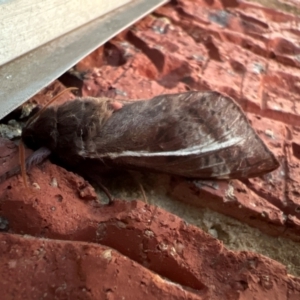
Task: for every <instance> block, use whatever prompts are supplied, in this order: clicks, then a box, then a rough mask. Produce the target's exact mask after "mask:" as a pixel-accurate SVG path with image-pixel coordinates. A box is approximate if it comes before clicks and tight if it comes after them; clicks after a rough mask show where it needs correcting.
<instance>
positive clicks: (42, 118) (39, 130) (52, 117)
mask: <svg viewBox="0 0 300 300" xmlns="http://www.w3.org/2000/svg"><path fill="white" fill-rule="evenodd" d="M56 136H57V134H56V110H55V109H54V108H53V107H50V108H47V109H46V110H45V111H44V112H43V113H42V114H41V115H39V116H38V117H37V118H36V119H34V120H31V121H30V122H28V123H27V124H26V125H25V127H24V128H23V130H22V140H23V142H24V144H25V145H26V146H27V147H29V148H31V149H33V150H37V149H38V148H40V147H47V148H48V149H50V150H53V149H55V147H56Z"/></svg>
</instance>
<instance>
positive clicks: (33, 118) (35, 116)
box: [26, 87, 78, 126]
mask: <svg viewBox="0 0 300 300" xmlns="http://www.w3.org/2000/svg"><path fill="white" fill-rule="evenodd" d="M73 90H74V91H75V90H78V88H76V87H70V88H67V89H65V90H63V91H62V92H60V93H59V94H58V95H56V96H55V97H54V98H53V99H51V100H50V101H49V102H48V103H47V104H46V105H45V106H44V107H43V108H42V109H41V110H40V111H39V112H37V113H36V114H35V115H34V116H32V117H31V118H30V119H29V120H28V121H27V123H26V125H27V126H28V125H29V124H31V123H32V122H33V121H34V120H35V119H36V118H37V117H38V116H40V115H41V114H42V113H43V112H44V111H45V110H46V108H47V107H48V106H49V105H50V104H51V103H53V102H54V101H56V100H57V99H58V98H59V97H60V96H61V95H62V94H64V93H65V92H67V91H73Z"/></svg>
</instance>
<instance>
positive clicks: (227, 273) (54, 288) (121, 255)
mask: <svg viewBox="0 0 300 300" xmlns="http://www.w3.org/2000/svg"><path fill="white" fill-rule="evenodd" d="M290 2H292V1H290ZM176 3H177V4H175V2H174V3H173V4H168V5H165V6H164V7H161V8H159V9H158V10H157V11H156V12H155V13H154V14H152V15H150V16H148V17H146V18H144V19H143V20H142V21H140V22H139V23H137V24H136V25H134V26H133V27H132V28H130V29H128V30H126V31H125V32H123V33H121V34H120V35H118V36H117V37H116V38H114V39H113V40H111V41H110V42H108V43H107V44H106V45H104V46H103V47H101V48H99V49H97V50H96V51H94V52H93V53H92V54H91V55H89V56H88V57H87V58H85V59H83V60H82V61H81V62H80V63H78V65H77V66H76V72H73V73H72V74H73V76H70V75H65V76H64V77H62V78H61V80H62V81H63V82H64V84H66V85H76V86H78V87H80V93H81V94H82V95H83V96H96V97H98V96H106V97H111V98H121V99H126V98H130V99H141V98H143V99H147V98H151V97H153V96H155V95H158V94H163V93H175V92H184V91H187V90H206V89H212V90H218V91H220V92H223V93H226V94H228V95H229V96H231V97H233V98H234V99H235V100H236V101H237V102H238V103H239V104H240V105H241V106H242V107H243V109H244V110H245V112H246V113H247V116H248V117H249V119H250V121H251V123H252V125H253V127H254V128H255V129H256V131H257V132H258V134H259V135H260V136H261V138H262V139H263V140H264V141H265V142H266V144H267V145H268V146H269V148H270V149H271V150H272V151H273V152H274V153H275V155H276V156H277V157H278V159H279V161H280V164H281V166H280V168H279V169H278V170H276V171H274V172H272V173H271V174H268V175H265V176H264V177H263V178H255V179H250V180H249V182H248V183H242V182H240V181H238V180H233V181H230V182H227V181H222V182H219V183H218V188H217V189H213V188H211V187H209V186H203V187H201V188H200V187H197V186H196V185H195V184H194V183H192V182H187V181H185V180H180V179H174V180H172V181H170V182H169V183H168V186H167V187H166V189H168V192H169V194H170V195H171V196H172V197H174V198H175V199H179V200H181V201H184V202H188V203H191V204H193V205H196V206H202V207H203V206H204V207H208V208H210V209H212V210H214V211H217V212H219V213H221V214H224V215H227V216H231V217H233V218H235V219H238V220H240V221H241V222H243V223H246V224H249V225H251V226H253V227H256V228H259V229H260V230H261V231H263V232H265V233H267V234H269V235H271V236H281V237H286V238H289V239H292V240H293V241H296V242H299V240H300V174H299V171H300V118H299V112H300V104H299V103H300V96H299V92H300V85H299V82H300V81H299V78H300V70H299V67H300V44H299V38H300V29H299V25H298V24H299V21H300V19H299V18H297V17H295V16H293V15H289V14H286V13H283V12H279V11H275V10H273V9H269V8H264V7H262V6H260V5H258V4H257V3H251V2H240V4H238V2H235V1H230V0H228V1H217V0H214V1H213V0H212V1H210V0H206V1H200V0H198V1H187V0H185V1H176ZM74 75H76V76H77V77H75V76H74ZM63 88H64V86H63V85H62V84H61V82H59V81H56V82H54V83H53V84H52V85H51V86H49V87H48V88H46V89H45V90H44V91H42V92H41V93H40V94H39V95H37V96H35V97H34V98H33V99H32V100H31V101H34V102H37V103H41V104H44V103H45V102H47V101H49V100H50V99H51V98H52V97H53V96H54V95H56V94H57V93H58V92H59V91H60V90H62V89H63ZM70 97H72V95H71V94H70V93H69V94H66V95H64V96H63V98H62V99H60V102H62V101H65V100H66V99H70ZM1 145H2V147H1V149H0V162H1V172H4V171H6V170H8V169H9V168H11V166H12V165H14V164H16V162H17V148H16V147H15V145H14V144H13V143H12V142H10V141H8V140H1ZM29 178H30V182H31V183H32V186H33V187H32V191H31V192H28V191H26V190H25V189H24V185H23V183H22V180H21V178H20V176H15V177H13V178H10V179H8V180H6V181H5V182H4V183H2V184H1V187H0V190H1V192H0V193H1V194H0V212H1V214H0V215H1V217H4V218H5V219H7V220H8V222H9V224H8V226H9V229H8V232H7V233H2V234H1V240H0V253H1V256H0V270H1V274H0V278H1V280H0V291H1V297H0V298H1V299H5V300H6V299H42V298H44V299H144V300H145V299H295V300H296V299H300V279H299V278H297V277H293V276H291V275H288V274H287V269H286V267H285V266H283V265H282V264H281V263H279V262H276V261H275V260H272V259H269V258H266V257H264V256H262V255H260V254H254V253H251V252H247V251H244V252H234V251H230V250H228V249H227V248H226V247H224V245H223V244H222V242H220V241H219V240H217V239H214V238H213V237H211V236H210V235H208V234H206V233H204V232H203V231H202V230H201V229H199V228H197V227H194V226H192V225H188V224H187V223H186V222H185V221H184V220H183V219H180V218H179V217H177V216H175V215H173V214H171V213H169V212H166V211H165V210H162V209H159V208H155V207H154V206H151V205H147V204H144V203H143V202H141V201H132V202H127V201H122V200H118V201H115V202H114V204H113V205H112V206H101V205H99V204H97V203H96V194H95V191H94V189H93V187H92V186H90V184H89V183H88V182H86V181H85V180H83V179H82V178H81V177H80V176H78V175H76V174H73V173H70V172H68V171H66V170H64V169H63V168H61V167H59V166H56V165H54V164H52V163H50V162H49V161H46V162H45V163H43V164H42V165H40V166H37V167H34V168H33V169H32V170H31V171H30V172H29ZM28 235H31V236H32V237H29V236H28ZM295 245H296V244H295ZM298 249H299V248H298ZM298 249H297V248H296V247H295V253H297V252H299V250H298ZM296 264H297V263H296ZM298 266H299V261H298Z"/></svg>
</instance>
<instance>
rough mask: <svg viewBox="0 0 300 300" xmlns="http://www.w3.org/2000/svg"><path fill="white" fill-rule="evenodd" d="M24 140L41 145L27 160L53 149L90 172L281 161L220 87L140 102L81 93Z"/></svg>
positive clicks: (254, 168) (260, 169) (193, 169)
mask: <svg viewBox="0 0 300 300" xmlns="http://www.w3.org/2000/svg"><path fill="white" fill-rule="evenodd" d="M22 139H23V141H24V143H25V144H26V145H27V146H29V147H32V148H34V149H38V148H40V147H42V148H41V150H39V151H38V152H36V154H33V156H32V157H31V158H30V159H29V161H28V162H27V165H30V164H34V163H36V162H39V161H40V160H42V159H43V158H44V157H45V156H47V155H49V154H50V153H52V154H55V155H56V156H57V157H58V158H59V159H60V160H61V161H62V162H63V163H64V164H66V165H68V166H70V167H72V168H73V169H75V170H77V172H78V173H81V174H82V175H83V176H89V177H91V175H92V176H94V175H97V174H99V173H102V172H104V171H107V170H110V169H129V170H142V171H145V170H148V171H154V172H161V173H167V174H173V175H179V176H184V177H188V178H195V179H196V178H201V179H213V178H215V179H225V178H237V179H239V178H249V177H256V176H259V175H262V174H265V173H267V172H270V171H272V170H274V169H276V168H277V167H278V166H279V163H278V161H277V159H276V158H275V156H274V155H273V153H272V152H271V151H270V150H269V149H268V148H267V146H266V145H265V144H264V143H263V141H262V140H261V139H260V137H259V136H258V135H257V134H256V132H255V131H254V129H253V128H252V127H251V125H250V124H249V122H248V120H247V117H246V116H245V114H244V113H243V111H242V109H241V108H240V107H239V105H238V104H237V103H236V102H235V101H234V100H233V99H232V98H230V97H227V96H224V95H222V94H220V93H218V92H214V91H207V92H186V93H180V94H170V95H160V96H156V97H154V98H152V99H150V100H137V101H134V102H132V101H125V102H122V101H119V100H118V101H117V100H115V99H108V98H77V99H75V100H72V101H70V102H67V103H65V104H62V105H60V106H52V107H48V108H46V109H45V110H44V111H43V112H42V113H41V114H40V115H39V116H38V117H37V118H36V119H35V120H33V121H32V122H31V123H29V124H28V125H27V126H25V128H24V129H23V133H22Z"/></svg>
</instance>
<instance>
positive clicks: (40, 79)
mask: <svg viewBox="0 0 300 300" xmlns="http://www.w3.org/2000/svg"><path fill="white" fill-rule="evenodd" d="M167 2H168V1H167V0H139V1H134V2H132V3H130V4H128V5H125V6H123V7H121V8H119V9H116V10H115V11H113V12H111V13H109V14H107V15H105V16H104V17H101V18H98V19H96V20H94V21H92V22H90V23H88V24H85V25H84V26H82V27H80V28H78V29H76V30H74V31H71V32H70V33H68V34H66V35H64V36H61V37H59V38H57V39H55V40H53V41H51V42H49V43H47V44H45V45H43V46H41V47H39V48H37V49H35V50H33V51H31V52H29V53H27V54H25V55H23V56H21V57H19V58H17V59H15V60H13V61H11V62H9V63H7V64H5V65H3V66H1V67H0V119H2V118H3V117H4V116H6V115H7V114H8V113H10V112H11V111H12V110H14V109H15V108H16V107H18V106H19V105H21V104H22V103H24V102H25V101H26V100H28V99H29V98H30V97H32V96H33V95H35V94H36V93H37V92H39V91H40V90H41V89H42V88H44V87H45V86H47V85H48V84H49V83H51V82H52V81H54V80H55V79H56V78H58V77H59V76H60V75H62V74H63V73H64V72H66V71H67V70H68V69H70V68H71V67H72V66H74V65H75V64H76V63H77V62H78V61H80V60H81V59H82V58H83V57H85V56H87V55H88V54H89V53H91V52H92V51H94V50H95V49H97V48H98V47H99V46H100V45H102V44H104V43H105V42H106V41H108V40H109V39H111V38H112V37H113V36H115V35H117V34H118V33H119V32H121V31H122V30H124V29H125V28H127V27H128V26H130V25H132V24H133V23H135V22H136V21H137V20H139V19H141V18H142V17H144V16H145V15H147V14H149V13H150V12H152V11H153V10H155V9H156V8H157V7H159V6H161V5H163V4H165V3H167Z"/></svg>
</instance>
